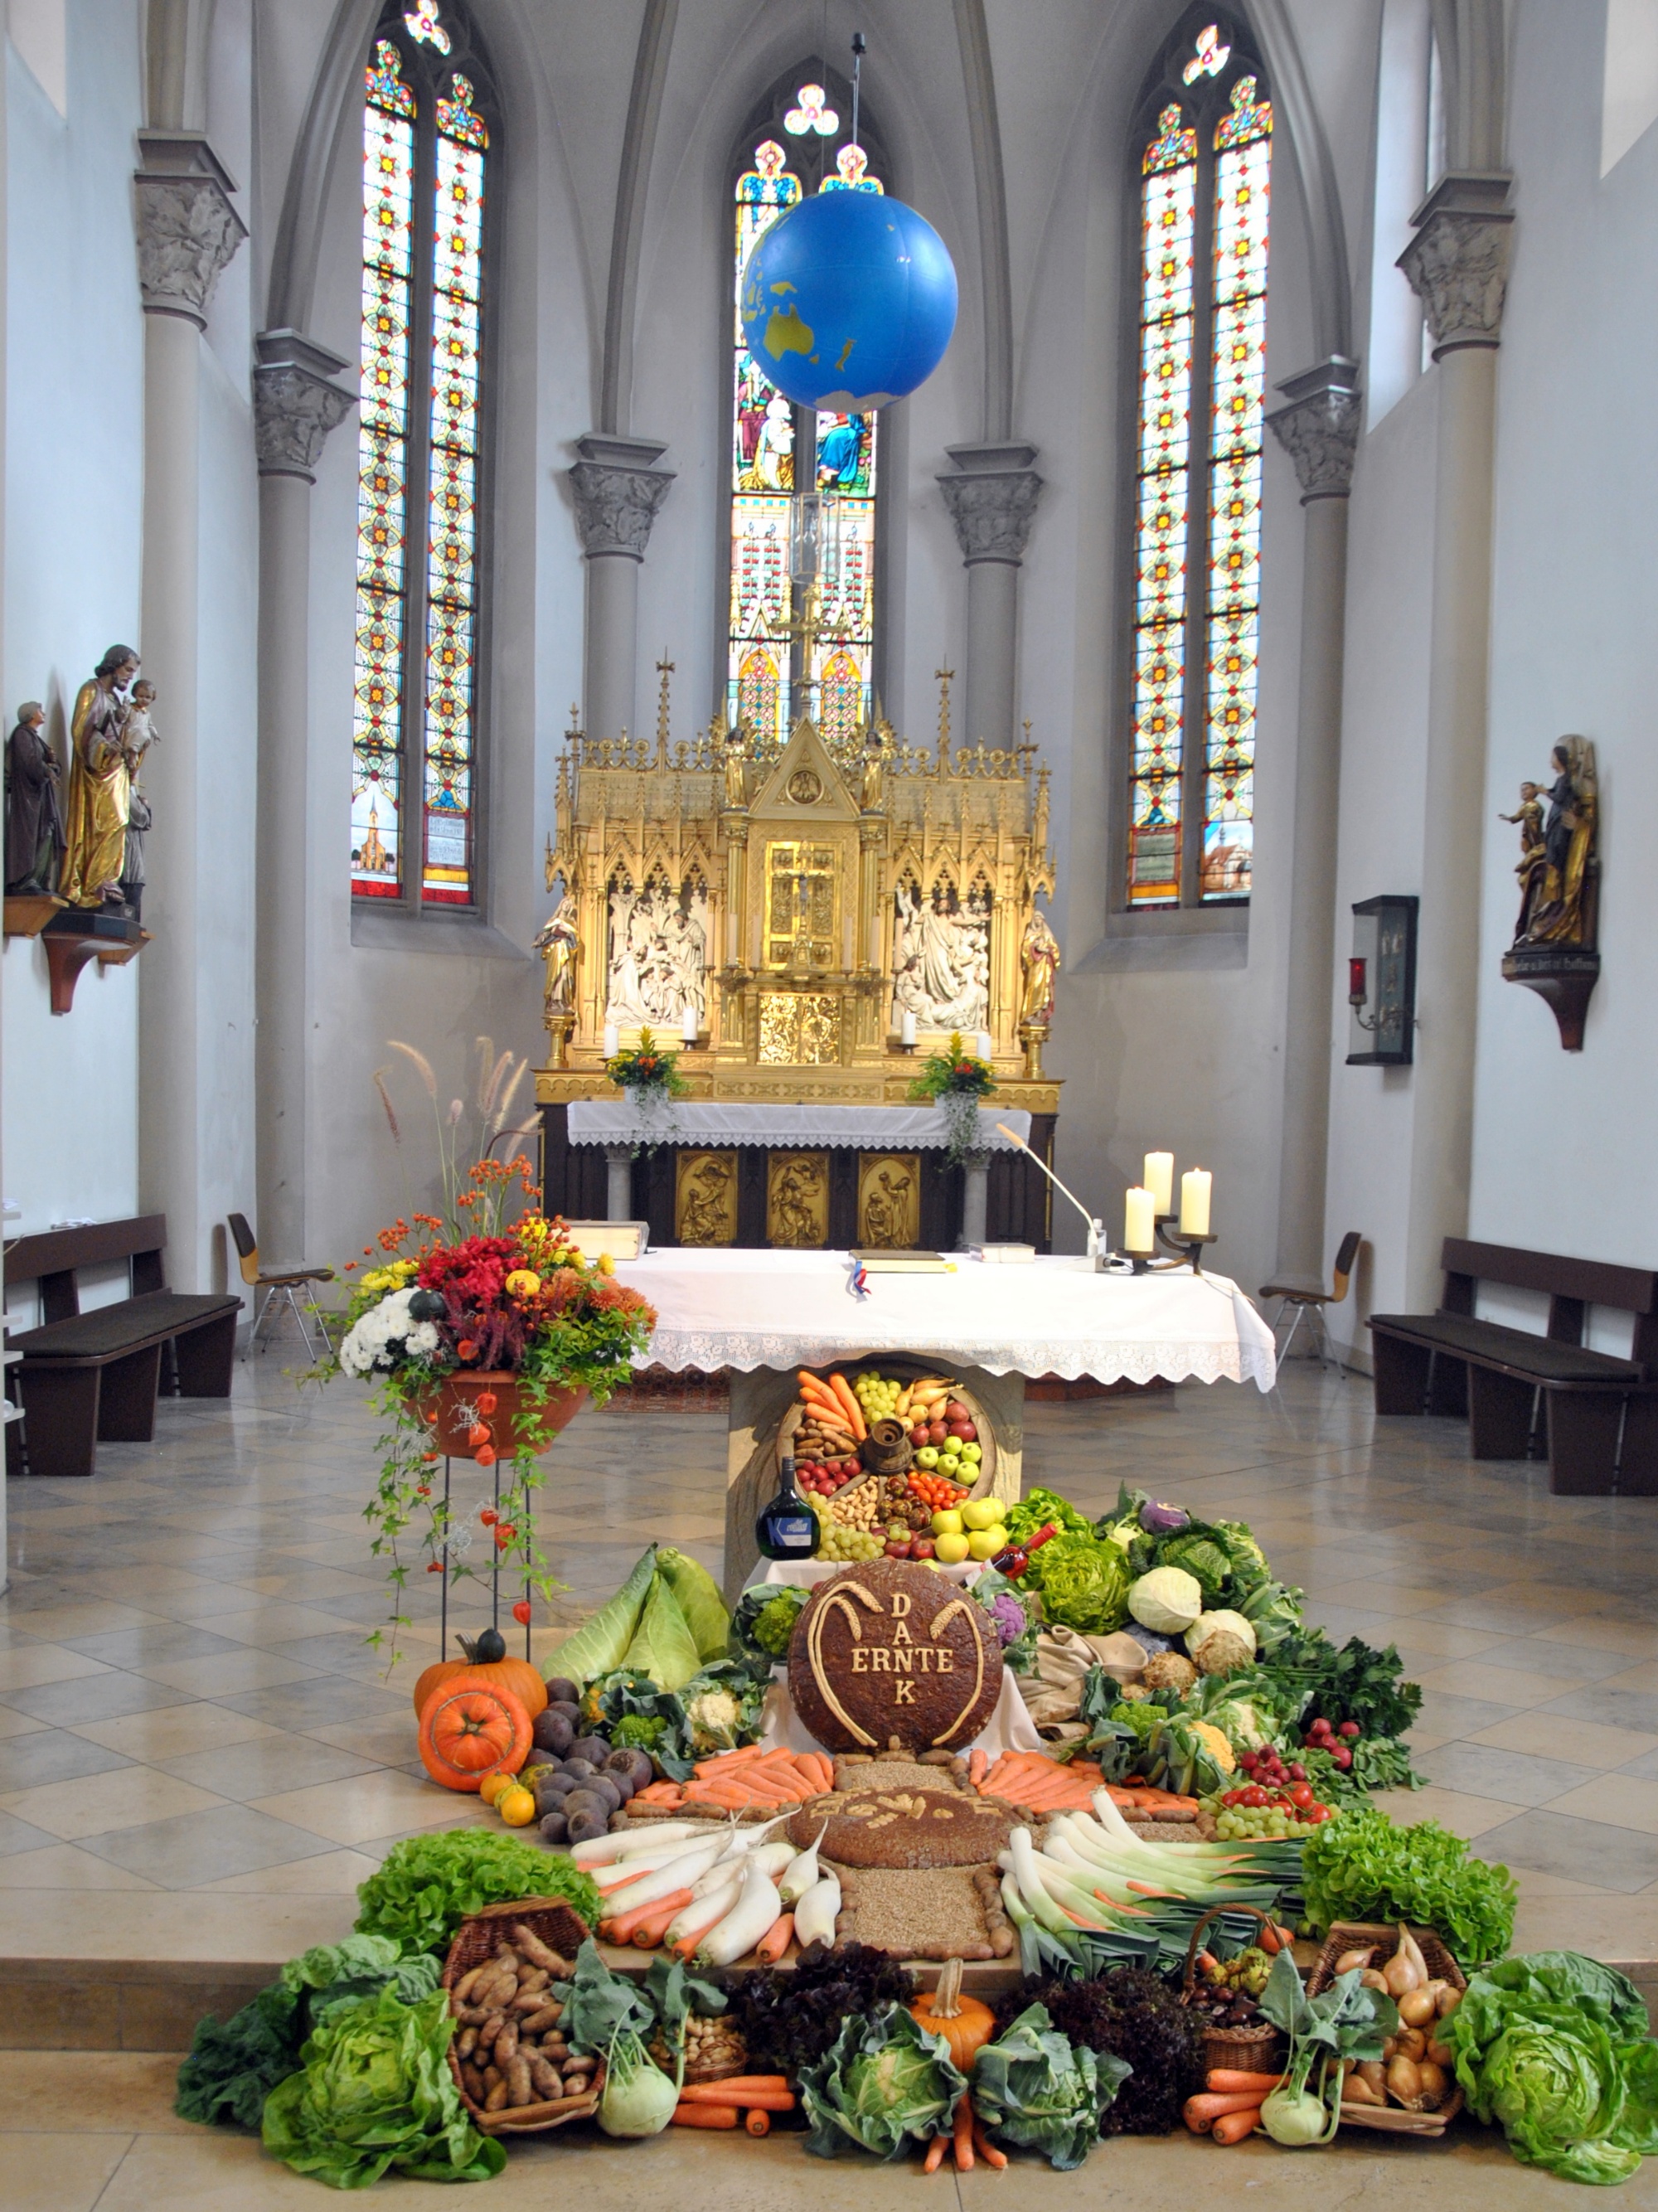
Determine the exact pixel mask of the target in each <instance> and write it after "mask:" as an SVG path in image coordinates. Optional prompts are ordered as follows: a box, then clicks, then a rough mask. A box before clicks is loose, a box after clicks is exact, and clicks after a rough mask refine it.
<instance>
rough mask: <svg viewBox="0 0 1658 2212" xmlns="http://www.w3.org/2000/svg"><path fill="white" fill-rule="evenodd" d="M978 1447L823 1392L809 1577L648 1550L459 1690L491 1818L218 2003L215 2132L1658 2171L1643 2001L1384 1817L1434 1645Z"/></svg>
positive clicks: (1249, 1559)
mask: <svg viewBox="0 0 1658 2212" xmlns="http://www.w3.org/2000/svg"><path fill="white" fill-rule="evenodd" d="M979 1428H980V1424H979V1422H978V1421H977V1419H975V1417H974V1414H973V1412H972V1410H971V1408H970V1407H969V1405H968V1404H967V1402H966V1401H964V1400H963V1399H962V1398H960V1397H959V1396H958V1395H956V1386H955V1384H954V1383H953V1382H952V1380H951V1379H950V1377H948V1376H926V1377H923V1378H920V1380H913V1381H909V1382H900V1381H898V1380H896V1379H895V1378H894V1377H892V1376H889V1375H885V1374H883V1373H882V1372H881V1371H879V1369H878V1367H872V1368H871V1369H870V1370H868V1371H863V1372H851V1371H848V1372H844V1373H843V1372H839V1371H837V1372H835V1373H834V1374H831V1375H829V1376H807V1375H804V1374H803V1375H802V1376H801V1377H800V1379H799V1399H798V1401H797V1403H796V1405H795V1407H794V1408H793V1411H792V1413H791V1416H790V1419H789V1421H788V1422H786V1424H785V1440H786V1442H787V1441H790V1440H792V1442H793V1449H794V1451H795V1453H796V1455H797V1467H798V1471H799V1480H800V1483H801V1486H802V1487H803V1488H804V1489H805V1491H806V1493H807V1495H808V1496H809V1497H810V1498H811V1500H812V1504H813V1510H814V1511H815V1512H816V1514H817V1516H818V1519H819V1522H820V1546H819V1550H818V1553H817V1559H816V1560H815V1561H814V1562H813V1563H812V1564H811V1566H810V1567H809V1568H808V1569H806V1570H805V1571H804V1572H803V1571H801V1570H798V1569H790V1570H788V1571H789V1572H793V1573H794V1574H795V1575H796V1576H797V1578H798V1580H799V1586H797V1585H796V1583H790V1582H788V1581H776V1582H771V1583H757V1584H756V1585H754V1586H753V1587H751V1588H750V1589H748V1590H746V1591H744V1594H743V1596H742V1598H741V1600H740V1601H739V1602H738V1605H737V1607H735V1609H734V1610H732V1611H731V1612H727V1610H726V1607H725V1605H724V1603H723V1601H722V1600H721V1597H720V1591H719V1589H718V1588H717V1586H716V1584H715V1583H714V1579H713V1577H712V1576H710V1575H709V1574H708V1571H707V1570H706V1569H705V1568H704V1567H702V1566H701V1565H700V1564H699V1563H698V1562H697V1561H696V1560H695V1559H692V1558H691V1557H690V1556H689V1554H688V1553H684V1552H682V1551H680V1550H677V1549H676V1548H674V1547H669V1546H659V1545H654V1544H653V1545H651V1546H649V1547H647V1549H646V1550H645V1552H644V1553H642V1555H641V1558H640V1559H639V1560H638V1561H637V1563H636V1564H635V1566H634V1568H633V1570H632V1571H631V1572H630V1573H629V1576H628V1577H627V1578H626V1580H625V1581H624V1582H623V1584H622V1586H621V1588H620V1589H617V1590H616V1593H615V1595H613V1596H612V1597H611V1598H610V1600H609V1601H607V1602H606V1603H605V1604H604V1605H603V1606H602V1607H599V1608H598V1611H597V1612H596V1613H593V1614H592V1617H591V1618H590V1619H589V1620H587V1621H586V1623H585V1625H584V1626H582V1627H581V1628H580V1630H578V1631H577V1632H576V1633H575V1634H574V1635H573V1636H571V1637H569V1638H567V1639H566V1641H565V1642H564V1643H563V1644H562V1645H560V1646H559V1647H558V1649H557V1650H556V1653H555V1655H554V1656H553V1659H552V1660H551V1662H550V1664H549V1668H548V1670H547V1672H546V1673H545V1674H543V1673H542V1672H541V1671H539V1670H538V1669H537V1668H533V1667H531V1666H530V1664H529V1662H526V1661H517V1660H513V1659H511V1658H509V1657H508V1656H507V1652H506V1650H505V1647H504V1644H503V1643H502V1641H501V1638H499V1637H498V1636H495V1635H494V1634H492V1633H489V1632H486V1633H485V1634H484V1635H483V1636H480V1637H478V1638H474V1639H473V1640H472V1641H471V1644H469V1645H468V1646H467V1647H465V1650H464V1652H463V1656H460V1657H459V1658H456V1659H445V1660H443V1661H440V1662H439V1663H438V1664H437V1665H435V1666H434V1667H432V1668H428V1669H427V1670H426V1673H425V1674H423V1675H422V1677H421V1680H420V1681H419V1683H418V1684H417V1685H416V1691H415V1699H414V1702H415V1710H416V1729H417V1736H418V1742H419V1747H420V1755H421V1757H422V1760H423V1762H424V1763H425V1765H426V1768H427V1771H428V1774H429V1775H430V1776H431V1778H432V1779H433V1782H434V1784H437V1785H440V1786H442V1787H443V1788H446V1789H447V1790H451V1791H453V1792H454V1793H456V1798H457V1802H458V1804H459V1803H460V1802H471V1799H472V1798H473V1797H474V1796H475V1797H476V1800H477V1809H478V1820H479V1825H477V1826H471V1827H465V1828H460V1829H457V1830H453V1831H451V1832H446V1833H438V1834H427V1835H423V1836H419V1837H416V1838H411V1839H410V1840H409V1841H406V1842H404V1843H402V1844H397V1845H396V1846H395V1847H394V1848H393V1849H392V1851H391V1852H390V1853H389V1854H388V1856H387V1857H386V1861H385V1863H384V1864H383V1865H382V1866H381V1867H380V1869H378V1870H377V1871H376V1872H375V1874H374V1875H372V1876H371V1877H370V1879H369V1880H368V1881H367V1882H365V1883H364V1885H363V1886H362V1888H361V1891H360V1892H359V1904H360V1912H359V1917H358V1922H357V1932H356V1933H355V1934H354V1935H353V1936H352V1937H350V1938H349V1941H348V1942H346V1943H345V1944H344V1945H342V1946H340V1947H338V1948H337V1949H336V1950H325V1951H320V1952H313V1953H307V1954H305V1955H304V1957H302V1958H301V1959H299V1960H295V1961H293V1962H291V1963H290V1965H289V1966H288V1967H287V1968H285V1969H284V1970H283V1972H282V1976H281V1978H279V1979H278V1981H277V1982H276V1983H275V1984H272V1985H271V1987H270V1989H268V1990H264V1991H262V1992H261V1993H260V1995H259V1996H258V1997H257V1998H255V1999H254V2000H253V2002H252V2004H250V2005H249V2006H247V2007H246V2008H244V2009H243V2011H242V2012H240V2013H239V2014H237V2015H235V2016H234V2018H233V2019H231V2020H229V2021H226V2022H224V2023H223V2024H222V2025H221V2024H219V2023H217V2022H215V2021H205V2022H203V2025H202V2027H201V2028H200V2029H199V2030H198V2032H197V2039H196V2045H195V2047H194V2049H193V2050H192V2051H191V2054H190V2056H189V2057H188V2058H187V2059H186V2060H185V2063H184V2065H183V2067H182V2068H181V2069H180V2074H179V2111H180V2112H182V2113H184V2114H185V2116H186V2117H188V2118H194V2119H197V2120H202V2121H205V2122H216V2123H226V2124H239V2125H241V2126H244V2127H251V2126H258V2127H259V2128H260V2130H261V2131H262V2134H263V2137H264V2143H265V2146H266V2148H267V2149H268V2150H269V2151H270V2153H271V2154H273V2155H275V2156H276V2157H278V2158H281V2159H282V2160H286V2161H287V2162H288V2164H290V2165H292V2166H295V2169H296V2170H297V2171H299V2172H306V2173H310V2174H313V2175H315V2176H316V2177H317V2178H319V2179H323V2180H325V2181H328V2182H331V2183H332V2184H333V2185H336V2186H340V2187H355V2186H361V2185H363V2184H364V2183H366V2182H369V2181H372V2180H374V2179H378V2178H380V2175H382V2174H385V2173H387V2172H400V2173H406V2174H410V2175H413V2176H415V2177H416V2178H422V2179H443V2180H451V2181H453V2180H482V2179H489V2177H490V2176H491V2175H492V2174H495V2173H497V2172H500V2171H501V2167H502V2166H503V2165H504V2163H505V2161H506V2158H507V2150H506V2148H505V2145H506V2143H507V2141H509V2140H510V2139H511V2137H513V2136H515V2135H517V2134H520V2133H537V2134H543V2133H549V2132H550V2131H552V2139H553V2140H556V2141H570V2140H580V2138H581V2136H583V2135H584V2134H585V2132H586V2130H587V2128H588V2127H589V2126H590V2125H592V2126H597V2127H598V2129H599V2130H603V2131H604V2133H606V2134H608V2135H610V2136H616V2137H618V2138H623V2139H626V2138H642V2137H646V2136H653V2135H657V2134H659V2133H661V2132H663V2131H664V2130H669V2129H672V2128H676V2127H677V2128H689V2129H695V2130H714V2131H717V2132H723V2133H725V2134H726V2135H728V2136H731V2138H732V2141H733V2142H737V2143H739V2144H741V2143H745V2142H747V2141H749V2140H750V2139H752V2138H756V2137H763V2136H768V2135H770V2134H772V2133H786V2132H790V2131H793V2132H795V2133H797V2134H799V2136H800V2137H801V2140H802V2142H803V2145H804V2148H805V2150H806V2151H807V2152H808V2153H810V2154H813V2155H817V2156H820V2157H835V2156H838V2155H841V2154H846V2153H847V2152H853V2153H862V2154H866V2155H871V2156H873V2157H875V2158H878V2159H881V2160H898V2159H902V2158H905V2157H909V2158H912V2159H914V2161H915V2162H916V2163H917V2164H918V2165H919V2166H920V2167H921V2168H922V2169H923V2171H924V2172H934V2171H935V2170H937V2169H938V2167H939V2166H942V2165H944V2163H946V2162H949V2163H950V2165H952V2166H954V2167H955V2168H956V2169H957V2170H958V2171H961V2170H966V2169H968V2168H970V2167H971V2166H974V2165H975V2164H982V2165H985V2166H989V2167H991V2168H993V2169H996V2168H1000V2167H1003V2166H1006V2165H1007V2164H1008V2163H1009V2161H1010V2160H1011V2159H1017V2158H1019V2157H1024V2156H1030V2155H1036V2156H1041V2157H1043V2158H1046V2159H1047V2160H1048V2162H1049V2164H1050V2165H1052V2166H1054V2167H1055V2168H1058V2169H1061V2170H1068V2169H1071V2168H1074V2167H1076V2166H1080V2165H1081V2164H1082V2163H1083V2161H1084V2160H1085V2159H1086V2158H1087V2157H1088V2156H1089V2155H1090V2152H1091V2151H1092V2150H1093V2148H1095V2147H1096V2145H1098V2144H1099V2143H1101V2142H1102V2141H1104V2142H1108V2141H1109V2140H1110V2139H1111V2138H1113V2137H1114V2136H1120V2135H1130V2134H1142V2135H1150V2134H1169V2133H1174V2132H1177V2131H1180V2130H1182V2129H1183V2130H1186V2131H1187V2132H1188V2133H1189V2134H1190V2135H1191V2136H1193V2138H1194V2139H1197V2140H1199V2141H1200V2142H1201V2143H1202V2144H1203V2146H1204V2148H1205V2151H1206V2152H1209V2151H1212V2149H1214V2148H1225V2147H1227V2146H1231V2145H1236V2144H1240V2143H1243V2142H1247V2141H1248V2139H1249V2138H1250V2137H1252V2136H1257V2135H1260V2136H1266V2137H1267V2138H1270V2139H1271V2141H1272V2142H1275V2143H1277V2144H1279V2145H1283V2146H1286V2147H1307V2148H1314V2147H1317V2146H1320V2145H1324V2144H1328V2143H1329V2142H1332V2141H1333V2139H1334V2138H1335V2137H1336V2136H1337V2134H1338V2132H1339V2130H1343V2129H1358V2130H1363V2129H1366V2128H1369V2129H1371V2130H1383V2131H1389V2132H1394V2133H1404V2134H1408V2135H1412V2136H1418V2137H1422V2138H1424V2139H1425V2140H1428V2141H1432V2140H1434V2139H1436V2138H1437V2137H1438V2136H1442V2134H1443V2133H1444V2132H1445V2130H1446V2129H1447V2128H1448V2126H1450V2125H1452V2124H1455V2123H1456V2122H1457V2120H1458V2118H1459V2116H1466V2117H1467V2118H1471V2119H1472V2120H1473V2121H1475V2122H1479V2123H1485V2124H1498V2125H1500V2126H1501V2127H1502V2128H1503V2130H1504V2133H1505V2135H1506V2137H1507V2140H1508V2142H1509V2147H1510V2148H1511V2149H1512V2150H1513V2152H1514V2154H1515V2156H1516V2157H1518V2158H1520V2159H1521V2160H1527V2161H1528V2162H1530V2163H1533V2164H1537V2165H1540V2166H1544V2167H1546V2169H1547V2170H1549V2171H1550V2172H1553V2173H1555V2174H1558V2175H1560V2176H1562V2177H1564V2178H1566V2179H1574V2180H1580V2181H1602V2182H1604V2181H1618V2180H1621V2179H1625V2178H1626V2177H1627V2176H1628V2175H1629V2174H1631V2173H1633V2172H1635V2171H1636V2170H1637V2168H1638V2166H1639V2164H1640V2160H1641V2159H1642V2157H1643V2155H1648V2154H1652V2153H1654V2152H1655V2151H1658V2045H1655V2044H1654V2043H1652V2042H1651V2041H1649V2039H1648V2021H1647V2015H1646V2012H1645V2009H1644V2008H1643V2005H1642V2002H1641V2000H1640V1998H1639V1996H1638V1995H1637V1991H1636V1990H1635V1989H1634V1987H1633V1986H1632V1984H1630V1983H1629V1982H1628V1981H1627V1980H1626V1979H1625V1978H1624V1977H1623V1976H1622V1975H1620V1974H1619V1973H1617V1972H1615V1971H1614V1970H1613V1969H1612V1968H1609V1967H1606V1966H1600V1965H1599V1964H1597V1963H1596V1962H1594V1961H1593V1960H1588V1959H1584V1958H1582V1957H1579V1956H1578V1955H1577V1954H1571V1953H1543V1954H1536V1955H1534V1956H1532V1957H1528V1958H1527V1957H1521V1958H1511V1957H1509V1956H1508V1955H1507V1954H1508V1951H1509V1944H1510V1942H1511V1939H1512V1936H1513V1929H1514V1915H1515V1889H1514V1885H1513V1883H1512V1881H1510V1880H1509V1875H1508V1874H1507V1871H1506V1869H1503V1868H1502V1867H1499V1866H1493V1865H1490V1864H1487V1863H1485V1862H1484V1861H1483V1860H1480V1859H1479V1858H1476V1857H1473V1856H1471V1855H1470V1853H1469V1850H1468V1849H1467V1846H1466V1845H1465V1844H1463V1843H1461V1841H1460V1840H1459V1839H1458V1838H1455V1837H1454V1836H1452V1835H1450V1834H1448V1832H1446V1831H1445V1830H1443V1829H1442V1828H1441V1827H1439V1826H1437V1825H1436V1823H1434V1822H1433V1821H1431V1820H1424V1821H1421V1822H1418V1823H1416V1824H1415V1825H1413V1826H1397V1825H1395V1823H1394V1820H1392V1819H1391V1818H1390V1817H1389V1815H1388V1813H1386V1812H1385V1811H1383V1810H1382V1808H1379V1807H1376V1806H1373V1805H1372V1804H1371V1803H1370V1793H1371V1792H1372V1791H1375V1790H1382V1789H1395V1788H1400V1787H1409V1786H1413V1784H1414V1781H1415V1778H1414V1777H1413V1776H1412V1773H1411V1770H1410V1761H1409V1754H1408V1751H1407V1749H1406V1744H1405V1741H1404V1737H1405V1732H1406V1729H1408V1727H1409V1725H1410V1723H1411V1720H1412V1717H1413V1716H1414V1714H1415V1712H1416V1711H1417V1709H1418V1705H1419V1704H1420V1698H1421V1693H1420V1692H1419V1690H1418V1689H1417V1688H1416V1686H1414V1685H1412V1684H1410V1683H1407V1682H1405V1681H1403V1680H1401V1679H1400V1662H1399V1657H1398V1654H1397V1652H1396V1651H1395V1650H1393V1649H1392V1648H1388V1649H1386V1650H1372V1649H1371V1648H1370V1647H1369V1646H1367V1645H1365V1644H1363V1642H1362V1641H1361V1640H1360V1639H1358V1638H1350V1639H1349V1640H1348V1641H1347V1642H1346V1644H1344V1645H1341V1646H1337V1645H1336V1644H1334V1643H1333V1642H1332V1641H1331V1640H1330V1639H1329V1638H1327V1637H1326V1636H1325V1635H1324V1634H1323V1633H1322V1632H1321V1631H1320V1630H1319V1629H1318V1628H1317V1627H1315V1626H1313V1625H1311V1624H1309V1622H1308V1621H1307V1620H1306V1619H1305V1616H1304V1614H1303V1609H1302V1602H1301V1593H1300V1592H1299V1591H1298V1590H1297V1589H1293V1588H1292V1587H1291V1586H1289V1585H1287V1584H1285V1583H1282V1582H1280V1581H1278V1580H1277V1579H1276V1578H1275V1577H1273V1575H1272V1569H1271V1567H1270V1565H1269V1564H1268V1562H1267V1560H1266V1558H1265V1556H1264V1554H1263V1553H1262V1552H1261V1549H1260V1546H1259V1544H1258V1543H1257V1542H1256V1541H1255V1539H1254V1536H1253V1535H1252V1534H1251V1533H1250V1531H1249V1530H1248V1528H1247V1527H1245V1526H1244V1524H1243V1523H1242V1522H1234V1521H1224V1520H1218V1521H1214V1522H1205V1521H1202V1520H1200V1519H1199V1518H1198V1517H1197V1516H1193V1515H1192V1514H1190V1513H1187V1512H1186V1511H1185V1510H1182V1509H1181V1508H1178V1507H1175V1506H1170V1505H1167V1504H1160V1503H1158V1502H1157V1501H1154V1500H1152V1499H1150V1498H1146V1497H1145V1496H1144V1495H1143V1494H1141V1493H1139V1492H1129V1491H1125V1492H1123V1493H1122V1494H1121V1496H1120V1498H1119V1499H1118V1501H1117V1504H1116V1505H1115V1506H1114V1508H1113V1509H1112V1510H1110V1511H1109V1512H1108V1513H1106V1514H1104V1515H1102V1516H1096V1517H1093V1518H1090V1516H1087V1515H1086V1514H1084V1513H1083V1512H1082V1511H1080V1510H1078V1508H1077V1507H1075V1506H1074V1505H1073V1504H1071V1503H1070V1502H1069V1501H1067V1500H1066V1499H1065V1498H1061V1497H1059V1496H1058V1495H1056V1494H1054V1493H1053V1492H1043V1491H1037V1492H1034V1493H1033V1494H1032V1495H1030V1496H1029V1497H1027V1498H1025V1499H1023V1501H1022V1502H1020V1503H1018V1504H1012V1503H1011V1502H1004V1501H1001V1500H998V1499H996V1498H993V1497H992V1496H990V1495H989V1494H988V1492H989V1483H990V1480H992V1475H991V1474H987V1466H986V1462H987V1450H988V1452H989V1454H990V1455H993V1440H992V1439H989V1438H983V1439H981V1436H980V1434H979ZM940 1431H942V1434H940ZM975 1492H979V1493H980V1494H979V1495H976V1496H975ZM860 1498H861V1499H862V1500H863V1501H864V1502H863V1503H862V1504H859V1503H858V1501H859V1499H860ZM993 1561H994V1562H995V1564H994V1565H993V1564H992V1562H993ZM825 1569H827V1571H825ZM773 1571H774V1572H779V1571H780V1570H779V1569H775V1568H774V1570H773ZM924 1979H925V1980H926V1981H928V1982H930V1983H931V1984H932V1986H926V1987H924V1986H922V1985H921V1984H922V1982H923V1980H924ZM1197 2171H1198V2170H1197V2169H1196V2168H1194V2178H1196V2175H1197Z"/></svg>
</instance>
